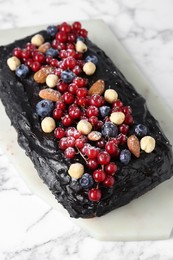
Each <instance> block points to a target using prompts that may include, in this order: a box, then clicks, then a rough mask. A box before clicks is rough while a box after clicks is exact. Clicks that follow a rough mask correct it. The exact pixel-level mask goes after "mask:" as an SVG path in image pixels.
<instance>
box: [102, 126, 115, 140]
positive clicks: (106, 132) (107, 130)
mask: <svg viewBox="0 0 173 260" xmlns="http://www.w3.org/2000/svg"><path fill="white" fill-rule="evenodd" d="M117 134H118V128H117V126H116V125H114V124H113V123H111V122H107V123H105V124H104V125H103V126H102V135H103V136H104V137H116V136H117Z"/></svg>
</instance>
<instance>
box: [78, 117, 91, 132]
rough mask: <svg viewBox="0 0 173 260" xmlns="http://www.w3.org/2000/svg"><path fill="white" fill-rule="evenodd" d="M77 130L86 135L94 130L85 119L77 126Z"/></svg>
mask: <svg viewBox="0 0 173 260" xmlns="http://www.w3.org/2000/svg"><path fill="white" fill-rule="evenodd" d="M77 130H78V131H79V132H81V133H82V134H84V135H88V134H89V133H90V132H91V130H92V124H90V122H88V121H87V120H85V119H82V120H80V121H79V122H78V124H77Z"/></svg>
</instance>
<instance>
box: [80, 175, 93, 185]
mask: <svg viewBox="0 0 173 260" xmlns="http://www.w3.org/2000/svg"><path fill="white" fill-rule="evenodd" d="M79 183H80V185H81V186H82V188H84V189H89V188H91V187H92V186H93V184H94V181H93V178H92V176H91V174H89V173H84V174H83V175H82V177H81V178H80V180H79Z"/></svg>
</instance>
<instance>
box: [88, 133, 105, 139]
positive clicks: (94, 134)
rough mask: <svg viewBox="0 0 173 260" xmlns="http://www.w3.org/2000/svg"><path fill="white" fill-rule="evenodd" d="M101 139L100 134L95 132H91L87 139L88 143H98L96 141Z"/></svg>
mask: <svg viewBox="0 0 173 260" xmlns="http://www.w3.org/2000/svg"><path fill="white" fill-rule="evenodd" d="M101 137H102V134H101V133H100V132H97V131H92V132H90V133H89V135H88V139H89V140H90V141H98V140H100V139H101Z"/></svg>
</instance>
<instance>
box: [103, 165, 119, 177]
mask: <svg viewBox="0 0 173 260" xmlns="http://www.w3.org/2000/svg"><path fill="white" fill-rule="evenodd" d="M105 172H106V173H107V174H109V175H114V174H115V173H116V172H117V165H116V164H115V163H114V162H110V163H109V164H107V165H106V166H105Z"/></svg>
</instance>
